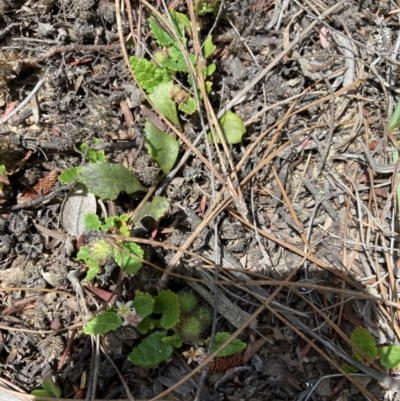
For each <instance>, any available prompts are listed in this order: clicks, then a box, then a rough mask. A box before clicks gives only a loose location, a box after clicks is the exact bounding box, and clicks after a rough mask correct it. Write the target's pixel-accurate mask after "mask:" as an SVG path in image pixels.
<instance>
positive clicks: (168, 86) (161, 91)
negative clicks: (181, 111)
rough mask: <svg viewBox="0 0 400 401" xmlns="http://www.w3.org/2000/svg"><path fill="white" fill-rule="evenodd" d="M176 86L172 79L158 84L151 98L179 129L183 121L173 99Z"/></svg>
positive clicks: (157, 108)
mask: <svg viewBox="0 0 400 401" xmlns="http://www.w3.org/2000/svg"><path fill="white" fill-rule="evenodd" d="M173 87H174V83H173V82H172V81H168V82H165V83H162V84H160V85H158V86H157V87H156V88H155V89H154V91H153V93H151V94H150V95H149V98H150V100H151V101H152V103H153V104H154V106H155V108H156V111H157V112H158V113H160V114H162V115H163V116H164V117H166V118H167V119H168V120H169V121H171V123H172V124H174V125H175V126H176V127H177V128H178V129H179V130H182V127H181V123H180V122H179V118H178V113H177V111H176V104H175V102H174V101H173V100H172V99H171V93H172V90H173Z"/></svg>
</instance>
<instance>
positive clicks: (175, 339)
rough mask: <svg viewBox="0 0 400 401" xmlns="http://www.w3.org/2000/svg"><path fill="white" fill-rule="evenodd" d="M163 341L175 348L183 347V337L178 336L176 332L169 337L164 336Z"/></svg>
mask: <svg viewBox="0 0 400 401" xmlns="http://www.w3.org/2000/svg"><path fill="white" fill-rule="evenodd" d="M162 342H163V343H164V344H169V345H171V346H172V347H174V348H180V347H182V340H181V338H180V337H179V336H178V334H174V335H173V336H169V337H164V338H163V339H162Z"/></svg>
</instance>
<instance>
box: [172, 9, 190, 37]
mask: <svg viewBox="0 0 400 401" xmlns="http://www.w3.org/2000/svg"><path fill="white" fill-rule="evenodd" d="M171 13H172V15H174V17H175V20H176V21H178V23H179V24H180V25H182V26H183V27H185V28H186V30H187V32H189V34H190V35H191V34H192V23H191V22H190V21H189V19H188V17H186V15H185V14H182V13H178V12H176V11H171Z"/></svg>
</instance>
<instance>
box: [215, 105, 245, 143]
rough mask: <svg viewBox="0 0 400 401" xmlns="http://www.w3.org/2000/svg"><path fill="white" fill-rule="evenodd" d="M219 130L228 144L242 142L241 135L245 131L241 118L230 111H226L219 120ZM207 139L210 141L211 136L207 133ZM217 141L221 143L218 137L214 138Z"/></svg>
mask: <svg viewBox="0 0 400 401" xmlns="http://www.w3.org/2000/svg"><path fill="white" fill-rule="evenodd" d="M219 124H220V126H221V131H222V133H223V135H224V138H225V141H226V143H228V144H235V143H240V142H242V137H243V135H244V134H245V133H246V127H245V126H244V124H243V121H242V119H241V118H240V117H239V116H238V115H237V114H235V113H233V112H232V111H230V110H229V111H227V112H226V113H225V114H224V115H223V116H222V117H221V119H220V120H219ZM207 137H208V139H209V140H210V141H212V136H211V134H210V133H209V134H208V135H207ZM216 142H217V143H221V141H220V139H219V137H217V138H216Z"/></svg>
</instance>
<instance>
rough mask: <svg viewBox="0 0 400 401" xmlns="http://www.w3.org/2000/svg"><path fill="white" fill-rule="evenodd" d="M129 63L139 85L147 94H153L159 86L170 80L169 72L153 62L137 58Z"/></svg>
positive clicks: (133, 57)
mask: <svg viewBox="0 0 400 401" xmlns="http://www.w3.org/2000/svg"><path fill="white" fill-rule="evenodd" d="M129 61H130V63H131V67H132V71H133V74H134V75H135V78H136V80H137V81H138V84H139V85H140V86H141V87H142V88H143V89H144V90H145V91H146V92H147V93H152V92H153V91H154V89H155V88H156V87H157V86H158V85H160V84H161V83H163V82H168V81H169V80H170V77H169V74H168V72H167V71H165V70H164V69H162V68H160V67H158V65H156V64H155V63H152V62H151V61H148V60H146V59H144V58H138V57H135V56H132V57H131V58H130V59H129Z"/></svg>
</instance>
